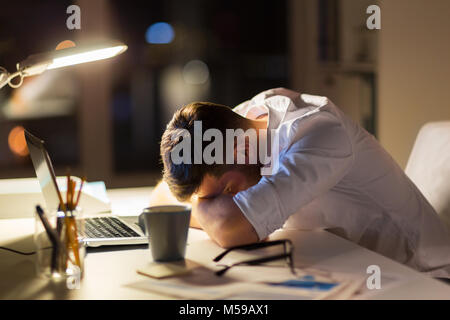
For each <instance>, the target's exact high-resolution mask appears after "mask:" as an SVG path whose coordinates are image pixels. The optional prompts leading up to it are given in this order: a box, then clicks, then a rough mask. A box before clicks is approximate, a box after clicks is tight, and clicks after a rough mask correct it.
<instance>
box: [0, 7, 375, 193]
mask: <svg viewBox="0 0 450 320" xmlns="http://www.w3.org/2000/svg"><path fill="white" fill-rule="evenodd" d="M372 2H373V1H372V0H358V1H352V0H320V1H314V0H266V1H261V0H259V1H257V0H246V1H238V0H227V1H207V0H192V1H181V0H164V1H161V0H158V1H156V0H152V1H150V0H146V1H144V0H140V1H123V0H95V1H92V0H77V1H65V0H52V1H50V0H47V1H32V0H17V1H9V2H2V5H1V10H0V66H2V67H5V68H6V69H7V70H9V71H10V72H12V71H14V70H15V65H16V63H17V62H20V61H22V60H24V59H25V58H26V57H27V56H28V55H30V54H35V53H40V52H47V51H51V50H54V49H55V47H56V46H57V45H58V44H59V43H61V42H62V41H65V40H71V41H73V42H75V43H76V44H77V45H80V44H82V43H83V42H84V41H97V40H98V39H104V38H106V39H116V40H119V41H122V42H123V43H125V44H126V45H128V50H127V51H126V52H125V53H124V54H121V55H119V56H117V57H114V58H112V59H108V60H104V61H97V62H93V63H88V64H83V65H78V66H72V67H68V68H62V69H57V70H51V71H47V72H44V73H43V74H41V75H39V76H36V77H30V78H26V79H25V81H24V84H23V85H22V86H21V87H20V88H18V89H11V88H9V87H8V86H7V87H3V88H2V89H1V90H0V178H18V177H33V176H34V172H33V169H32V165H31V161H30V159H29V156H28V154H27V149H26V146H25V145H24V141H23V128H26V129H28V130H30V131H31V132H32V133H34V134H35V135H37V136H39V137H41V138H43V139H44V140H45V141H46V143H47V148H48V151H49V153H50V156H51V158H52V160H53V163H54V166H55V168H56V173H57V174H58V175H64V174H65V173H66V170H67V168H68V167H70V168H71V170H72V173H73V174H75V175H79V176H80V175H87V177H88V179H89V180H91V181H92V180H104V181H105V182H106V184H107V186H108V187H121V186H144V185H152V184H154V183H155V182H156V181H157V180H158V179H160V173H161V164H160V159H159V141H160V138H161V135H162V132H163V130H164V128H165V126H166V124H167V122H168V121H169V120H170V118H171V116H172V114H173V113H174V111H176V110H177V109H178V108H180V107H181V106H183V105H185V104H187V103H189V102H192V101H208V100H209V101H213V102H216V103H221V104H225V105H228V106H230V107H234V106H236V105H237V104H239V103H241V102H243V101H245V100H247V99H250V98H251V97H253V96H254V95H255V94H257V93H259V92H261V91H263V90H266V89H269V88H273V87H282V86H283V87H288V88H291V89H293V90H297V91H302V92H307V93H310V94H318V95H324V96H327V97H329V98H331V99H332V100H333V101H334V102H335V103H336V104H337V105H338V106H340V107H341V108H342V109H343V110H344V112H346V113H347V114H348V115H349V116H350V117H351V118H353V119H354V120H355V121H356V122H359V123H360V124H361V125H362V126H364V127H365V128H366V129H367V130H368V131H369V132H371V133H373V134H375V135H377V132H376V128H377V122H376V120H377V119H376V118H377V117H376V115H377V109H376V108H377V101H376V99H375V97H376V86H375V84H376V79H377V73H378V71H377V64H376V60H377V35H378V33H377V31H368V30H367V28H366V26H365V23H366V18H367V15H366V13H365V10H366V8H367V6H368V5H370V4H372ZM71 4H76V5H78V6H79V7H80V9H81V30H69V29H68V28H67V27H66V20H67V18H68V17H69V14H67V13H66V9H67V7H68V6H69V5H71ZM17 13H20V15H18V14H17Z"/></svg>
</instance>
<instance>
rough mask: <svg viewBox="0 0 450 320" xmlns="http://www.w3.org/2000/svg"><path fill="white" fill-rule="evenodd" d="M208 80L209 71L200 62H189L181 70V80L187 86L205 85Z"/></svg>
mask: <svg viewBox="0 0 450 320" xmlns="http://www.w3.org/2000/svg"><path fill="white" fill-rule="evenodd" d="M208 79H209V69H208V66H207V65H206V63H204V62H203V61H200V60H191V61H189V62H188V63H186V65H185V66H184V68H183V80H184V81H185V82H186V83H187V84H193V85H199V84H205V83H206V82H208Z"/></svg>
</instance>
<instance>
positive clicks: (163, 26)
mask: <svg viewBox="0 0 450 320" xmlns="http://www.w3.org/2000/svg"><path fill="white" fill-rule="evenodd" d="M174 37H175V32H174V30H173V28H172V26H171V25H170V24H168V23H167V22H156V23H154V24H152V25H151V26H150V27H148V29H147V32H146V33H145V39H146V40H147V42H148V43H153V44H166V43H171V42H172V41H173V39H174Z"/></svg>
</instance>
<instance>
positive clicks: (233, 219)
mask: <svg viewBox="0 0 450 320" xmlns="http://www.w3.org/2000/svg"><path fill="white" fill-rule="evenodd" d="M191 202H192V215H193V216H194V217H195V219H196V220H197V221H198V222H199V224H200V226H202V227H203V229H204V230H205V231H206V233H208V235H209V237H210V238H211V239H212V240H214V241H215V242H217V244H219V245H220V246H221V247H224V248H229V247H232V246H236V245H241V244H247V243H253V242H257V241H258V235H257V233H256V231H255V229H254V228H253V226H252V225H251V224H250V223H249V222H248V220H247V219H246V218H245V216H244V215H243V213H242V212H241V209H239V207H238V206H237V205H236V204H235V203H234V201H233V195H231V194H219V195H217V196H215V197H213V198H199V197H193V198H192V201H191Z"/></svg>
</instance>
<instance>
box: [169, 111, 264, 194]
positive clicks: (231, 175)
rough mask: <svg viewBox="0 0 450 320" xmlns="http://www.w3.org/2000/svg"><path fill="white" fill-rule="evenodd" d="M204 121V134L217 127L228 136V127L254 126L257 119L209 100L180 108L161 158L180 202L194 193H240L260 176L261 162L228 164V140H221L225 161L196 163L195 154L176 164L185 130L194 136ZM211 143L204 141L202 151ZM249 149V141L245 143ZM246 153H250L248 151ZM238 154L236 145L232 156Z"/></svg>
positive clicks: (171, 186) (248, 127)
mask: <svg viewBox="0 0 450 320" xmlns="http://www.w3.org/2000/svg"><path fill="white" fill-rule="evenodd" d="M197 121H201V129H202V130H201V131H202V132H201V134H202V135H203V133H204V132H205V131H206V130H208V129H216V130H218V131H219V132H220V133H221V134H222V137H226V130H227V129H233V130H236V129H242V130H244V131H246V130H248V129H254V128H255V123H254V121H252V120H250V119H247V118H244V117H242V116H240V115H239V114H237V113H235V112H233V111H232V110H231V109H230V108H229V107H226V106H223V105H219V104H214V103H210V102H194V103H191V104H188V105H186V106H184V107H183V108H181V109H180V110H178V111H177V112H176V113H175V114H174V116H173V118H172V120H171V121H170V122H169V124H168V125H167V128H166V131H165V132H164V134H163V137H162V140H161V157H162V161H163V164H164V180H165V181H166V182H167V184H168V185H169V188H170V191H171V192H172V193H173V195H174V196H175V197H176V198H177V199H178V200H180V201H185V200H189V198H190V197H191V196H192V195H193V194H197V195H198V196H199V197H202V198H210V197H214V196H217V195H219V194H221V193H231V194H234V193H237V192H239V191H241V190H245V189H247V188H249V187H250V186H252V185H254V184H256V183H257V182H258V180H259V178H260V174H259V165H258V164H248V163H247V164H226V163H227V161H226V151H227V150H226V143H225V140H222V150H221V151H222V153H221V154H222V157H223V159H222V161H220V163H212V164H207V163H205V162H204V161H201V163H194V162H195V161H194V153H195V152H190V154H189V156H188V158H189V159H188V160H189V161H182V162H181V163H176V162H175V161H173V158H172V151H173V150H174V148H175V147H176V146H177V145H178V144H179V143H180V142H182V141H183V139H184V135H183V134H182V133H187V132H188V133H189V136H190V137H194V136H195V135H194V124H195V122H197ZM207 144H208V143H203V148H202V150H201V153H202V154H203V151H204V148H205V147H206V145H207ZM245 147H246V150H248V147H249V146H248V142H246V144H245ZM190 150H194V138H191V139H190ZM246 154H247V153H246ZM234 157H236V146H234V148H233V158H234Z"/></svg>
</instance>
